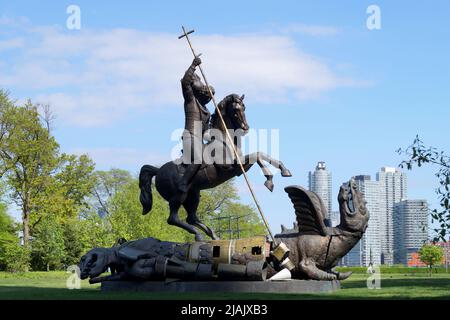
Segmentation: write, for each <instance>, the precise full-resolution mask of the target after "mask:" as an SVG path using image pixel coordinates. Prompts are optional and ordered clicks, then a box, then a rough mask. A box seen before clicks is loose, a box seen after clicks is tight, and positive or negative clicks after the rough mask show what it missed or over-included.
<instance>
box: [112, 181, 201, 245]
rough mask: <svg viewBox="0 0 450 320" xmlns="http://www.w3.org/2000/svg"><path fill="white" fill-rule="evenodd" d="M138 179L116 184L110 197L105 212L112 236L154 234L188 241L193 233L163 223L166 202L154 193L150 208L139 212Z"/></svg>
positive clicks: (166, 212) (137, 237)
mask: <svg viewBox="0 0 450 320" xmlns="http://www.w3.org/2000/svg"><path fill="white" fill-rule="evenodd" d="M139 194H140V189H139V183H138V180H137V179H136V178H133V179H131V180H130V182H128V183H126V184H125V185H122V186H120V187H119V188H118V190H117V191H116V193H115V195H114V196H113V197H112V198H111V199H110V214H109V215H107V216H106V219H107V221H108V222H109V225H110V227H111V232H112V234H113V235H114V238H115V240H116V239H119V238H125V239H126V240H133V239H139V238H145V237H154V238H158V239H161V240H164V241H174V242H185V241H192V240H193V236H192V235H190V234H189V233H187V232H185V231H184V230H182V229H180V228H178V227H174V226H171V225H169V224H167V218H168V217H169V210H168V205H167V203H166V202H165V200H164V199H162V198H161V196H160V195H159V194H158V193H155V194H154V198H153V208H152V211H151V212H150V213H149V214H147V215H142V207H141V204H140V202H139Z"/></svg>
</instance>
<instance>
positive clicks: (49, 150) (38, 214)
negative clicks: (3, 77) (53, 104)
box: [0, 90, 94, 247]
mask: <svg viewBox="0 0 450 320" xmlns="http://www.w3.org/2000/svg"><path fill="white" fill-rule="evenodd" d="M40 109H42V108H41V106H39V105H34V104H32V103H31V101H28V102H27V103H26V104H25V105H23V106H17V105H15V104H14V102H12V101H11V100H10V99H9V97H8V94H7V93H6V92H4V91H1V90H0V177H1V178H2V180H3V181H4V182H5V184H6V187H7V189H8V191H9V192H8V194H9V195H10V197H11V200H12V201H13V202H14V203H15V204H16V205H17V206H18V207H19V208H21V211H22V217H23V220H22V226H23V237H24V246H25V247H28V243H29V238H30V236H32V235H33V233H34V230H33V229H34V228H35V227H36V226H37V225H38V224H39V223H40V221H41V220H43V219H45V218H47V217H48V216H53V217H57V219H59V220H62V219H64V218H66V217H72V218H73V217H75V216H76V215H77V214H78V212H79V210H80V208H81V207H86V206H87V203H86V201H85V199H86V196H87V195H88V194H90V192H91V189H92V186H93V180H92V179H91V175H92V172H93V170H94V164H93V162H92V161H91V160H90V159H89V158H88V157H87V156H85V155H82V156H80V157H77V156H75V155H67V154H60V152H59V145H58V143H57V142H56V140H55V138H54V137H53V136H52V134H51V120H52V115H51V114H50V111H49V109H48V108H46V107H45V108H44V109H43V110H41V111H43V112H39V111H40ZM41 113H42V114H41Z"/></svg>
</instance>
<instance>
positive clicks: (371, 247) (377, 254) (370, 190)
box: [355, 175, 383, 266]
mask: <svg viewBox="0 0 450 320" xmlns="http://www.w3.org/2000/svg"><path fill="white" fill-rule="evenodd" d="M355 182H356V185H357V187H358V191H359V192H361V193H362V194H363V196H364V200H365V201H366V208H367V211H368V212H369V214H370V218H369V223H368V227H367V229H366V232H365V233H364V235H363V237H362V238H361V240H360V242H361V245H360V248H361V262H362V265H364V266H368V265H369V264H372V265H379V264H381V238H382V236H383V235H382V234H381V233H380V205H381V203H382V192H381V191H382V190H381V187H380V183H379V182H378V181H373V180H371V178H370V176H369V175H360V176H356V177H355Z"/></svg>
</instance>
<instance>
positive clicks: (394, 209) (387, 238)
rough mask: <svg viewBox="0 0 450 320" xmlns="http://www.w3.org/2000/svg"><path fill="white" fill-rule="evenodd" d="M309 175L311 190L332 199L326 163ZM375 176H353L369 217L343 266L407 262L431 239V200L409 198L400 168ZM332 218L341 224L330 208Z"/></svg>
mask: <svg viewBox="0 0 450 320" xmlns="http://www.w3.org/2000/svg"><path fill="white" fill-rule="evenodd" d="M308 177H309V179H308V180H309V187H310V190H311V191H314V192H316V191H315V190H314V189H313V188H315V189H316V190H317V191H319V192H320V193H321V194H323V195H325V199H329V194H330V193H331V189H330V186H331V185H332V178H331V177H332V172H331V170H327V167H326V165H325V162H324V161H319V162H318V164H317V166H316V170H315V171H314V172H309V176H308ZM375 177H376V179H375V180H372V178H371V176H370V175H368V174H364V175H354V176H353V178H354V179H355V182H356V185H357V188H358V191H359V192H361V193H362V195H363V197H364V200H365V201H366V207H367V210H368V212H369V214H370V218H369V224H368V228H367V230H366V232H365V234H364V235H363V237H362V238H361V240H360V241H359V242H358V243H357V245H356V246H355V247H354V248H353V249H352V250H351V251H350V252H349V253H348V254H347V255H346V256H345V257H344V258H343V259H342V261H341V263H342V264H344V265H362V266H368V265H370V264H377V265H378V264H387V265H393V264H395V263H402V264H407V263H408V261H409V259H410V258H411V255H412V254H413V253H417V251H418V250H419V248H420V247H421V245H423V244H424V243H425V242H426V241H427V240H428V239H429V224H428V220H429V218H430V217H429V210H428V203H427V201H426V200H423V199H421V200H416V199H408V196H407V191H408V179H407V174H406V173H405V172H403V171H402V170H401V169H400V168H395V167H387V166H384V167H381V169H380V170H379V171H378V172H376V174H375ZM316 193H318V192H316ZM318 194H319V193H318ZM319 196H320V194H319ZM323 201H324V204H326V203H327V202H328V201H325V200H323ZM329 219H330V221H331V224H332V226H336V225H338V224H339V220H340V219H339V212H338V211H331V212H330V213H329ZM419 229H420V230H419Z"/></svg>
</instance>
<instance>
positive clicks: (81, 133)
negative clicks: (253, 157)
mask: <svg viewBox="0 0 450 320" xmlns="http://www.w3.org/2000/svg"><path fill="white" fill-rule="evenodd" d="M167 2H168V1H166V2H162V1H158V2H157V1H154V2H149V1H126V2H121V3H115V2H112V3H111V2H110V1H74V2H71V1H70V2H69V1H58V3H56V2H55V1H39V2H35V1H33V2H32V1H2V2H1V3H0V87H3V88H6V89H8V90H10V92H11V95H12V96H13V97H16V98H18V99H20V100H22V99H25V98H32V99H33V101H35V102H41V103H49V104H50V105H51V107H52V109H53V111H54V112H55V114H56V116H57V119H56V122H55V135H56V137H57V139H58V141H59V142H60V144H61V148H62V150H63V151H65V152H76V153H82V152H88V153H89V154H90V155H91V156H92V157H93V159H94V161H96V163H97V168H98V169H104V170H105V169H109V168H110V167H120V168H124V169H128V170H130V171H132V172H138V170H139V168H140V166H141V165H142V164H144V163H149V164H161V163H163V162H164V161H167V160H168V159H169V158H170V152H171V149H172V148H173V147H174V146H175V144H176V143H177V142H176V141H171V139H170V137H171V133H172V131H173V130H174V129H176V128H180V127H182V126H183V121H184V118H183V109H182V103H183V100H182V96H181V91H180V89H179V79H180V78H181V76H182V75H183V73H184V71H185V68H186V67H187V66H188V65H189V64H190V62H191V59H192V58H191V56H190V52H189V51H188V47H187V44H186V43H185V42H184V41H182V40H178V39H177V36H178V35H179V34H180V32H181V30H180V29H181V25H185V26H187V27H188V28H194V29H195V30H196V32H195V33H194V35H193V38H192V40H193V43H194V45H195V46H196V47H197V50H198V51H199V52H202V53H203V56H202V58H203V63H204V69H205V71H206V73H207V75H208V77H209V81H210V82H211V84H213V85H214V86H215V87H216V91H217V96H218V97H223V96H225V95H227V94H229V93H231V92H236V93H239V94H241V93H245V94H246V106H247V119H248V121H249V124H250V126H251V127H252V128H255V129H279V130H280V158H281V160H283V161H284V163H285V164H286V165H287V166H288V167H289V168H290V169H291V171H292V173H293V175H294V177H292V178H282V177H281V176H280V175H279V174H277V175H276V176H275V178H274V179H275V180H274V182H275V191H274V192H273V193H272V194H271V193H269V192H268V191H267V190H265V188H264V187H263V186H262V183H263V181H264V177H263V176H262V175H261V174H260V173H259V171H258V170H257V169H253V170H252V172H251V173H250V179H251V180H252V183H253V185H254V187H255V189H256V194H257V196H258V198H259V199H260V201H261V205H262V207H263V208H264V211H265V213H266V215H267V216H268V220H269V222H270V224H271V225H272V228H273V229H274V230H275V231H277V230H279V224H280V223H284V224H286V225H291V223H292V221H293V220H294V216H293V209H292V207H291V204H290V202H289V200H288V198H287V196H286V195H285V193H284V191H283V188H284V187H285V186H287V185H289V184H300V185H304V186H306V185H307V174H308V171H309V170H313V169H314V167H315V165H316V163H317V161H319V160H323V161H326V163H327V165H328V167H329V169H330V170H331V171H332V172H333V189H334V190H333V197H334V198H335V197H336V194H337V190H338V187H339V185H340V183H342V182H343V181H346V180H348V179H349V178H350V177H351V176H353V175H357V174H370V175H372V177H373V178H374V175H375V173H376V172H377V171H378V170H379V169H380V168H381V167H382V166H396V165H398V164H399V163H400V162H401V160H402V158H401V157H400V156H398V155H397V154H396V153H395V150H396V149H398V148H399V147H406V146H407V145H409V144H410V143H411V142H412V140H413V139H414V137H415V135H416V134H419V135H420V136H421V137H422V139H423V140H424V141H425V143H426V144H431V145H434V146H436V147H439V148H440V149H443V150H449V149H450V140H449V133H450V129H449V127H448V119H449V116H450V111H449V110H450V108H449V105H448V102H449V101H450V90H449V88H450V63H449V61H448V57H449V56H450V44H449V36H450V31H449V27H448V14H449V12H450V3H449V2H448V1H433V2H432V3H430V2H425V1H414V2H413V1H395V2H394V1H339V2H337V1H336V2H331V1H247V2H238V1H226V2H221V3H218V2H213V1H196V2H195V5H194V4H192V3H189V2H171V3H167ZM70 4H76V5H78V6H79V7H80V8H81V30H68V29H67V28H66V19H67V17H68V15H67V14H66V8H67V6H68V5H70ZM371 4H375V5H378V6H379V7H380V9H381V30H369V29H367V27H366V20H367V18H368V14H367V13H366V9H367V7H368V6H369V5H371ZM210 109H211V108H210ZM408 177H409V198H421V199H422V198H425V199H427V200H428V201H429V202H430V203H431V204H432V205H437V202H436V197H435V195H434V189H435V187H436V179H435V177H434V176H433V170H432V169H430V168H429V169H427V168H424V169H421V170H415V171H412V172H408ZM237 184H238V186H239V188H240V190H241V191H240V194H241V196H242V199H243V201H245V202H249V203H250V202H251V199H250V197H249V193H248V192H247V191H245V188H244V181H243V178H239V179H238V180H237ZM333 205H334V208H336V207H337V201H334V203H333Z"/></svg>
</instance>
